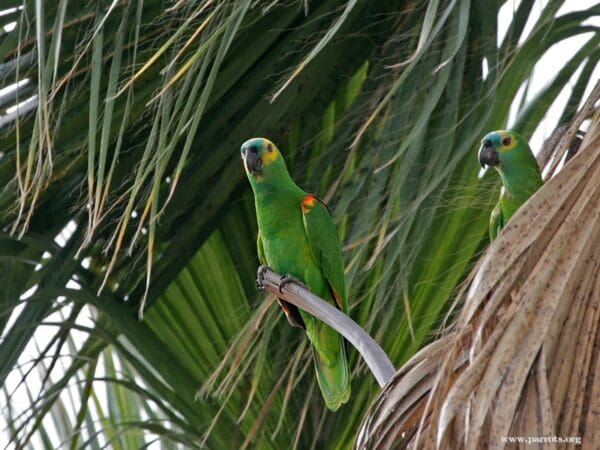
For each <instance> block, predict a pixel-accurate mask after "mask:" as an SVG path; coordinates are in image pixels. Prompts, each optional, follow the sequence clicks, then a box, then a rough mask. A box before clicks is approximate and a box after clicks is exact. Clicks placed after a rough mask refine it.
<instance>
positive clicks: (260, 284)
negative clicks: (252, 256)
mask: <svg viewBox="0 0 600 450" xmlns="http://www.w3.org/2000/svg"><path fill="white" fill-rule="evenodd" d="M266 271H267V266H265V265H262V264H261V265H260V266H258V270H257V271H256V289H258V290H259V292H264V291H265V285H264V281H265V272H266Z"/></svg>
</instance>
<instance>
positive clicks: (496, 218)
mask: <svg viewBox="0 0 600 450" xmlns="http://www.w3.org/2000/svg"><path fill="white" fill-rule="evenodd" d="M502 228H504V215H503V214H502V208H501V207H500V204H499V203H498V204H497V205H496V206H495V207H494V209H493V210H492V214H491V216H490V240H491V241H493V240H494V239H496V236H498V234H500V230H502Z"/></svg>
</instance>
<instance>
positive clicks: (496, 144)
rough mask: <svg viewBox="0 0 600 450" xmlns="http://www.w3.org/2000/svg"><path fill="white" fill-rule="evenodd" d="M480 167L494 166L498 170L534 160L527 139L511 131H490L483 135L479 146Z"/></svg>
mask: <svg viewBox="0 0 600 450" xmlns="http://www.w3.org/2000/svg"><path fill="white" fill-rule="evenodd" d="M478 156H479V163H480V164H481V167H483V168H485V166H486V165H487V166H490V167H494V168H495V169H496V170H498V171H499V172H502V171H503V170H504V169H509V168H510V167H511V166H515V165H519V164H521V163H523V162H525V161H527V162H530V161H531V160H533V161H535V157H534V156H533V153H532V151H531V149H530V148H529V144H527V141H526V140H525V139H524V138H523V137H522V136H521V135H520V134H518V133H515V132H513V131H505V130H498V131H492V132H491V133H488V134H486V135H485V136H484V138H483V139H482V140H481V147H480V148H479V155H478Z"/></svg>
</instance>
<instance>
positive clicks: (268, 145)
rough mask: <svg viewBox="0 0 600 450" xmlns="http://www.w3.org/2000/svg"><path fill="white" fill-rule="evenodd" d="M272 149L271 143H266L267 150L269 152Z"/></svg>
mask: <svg viewBox="0 0 600 450" xmlns="http://www.w3.org/2000/svg"><path fill="white" fill-rule="evenodd" d="M272 151H273V146H272V145H271V144H267V152H269V153H271V152H272Z"/></svg>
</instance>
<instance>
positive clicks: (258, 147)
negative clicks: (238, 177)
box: [240, 138, 289, 183]
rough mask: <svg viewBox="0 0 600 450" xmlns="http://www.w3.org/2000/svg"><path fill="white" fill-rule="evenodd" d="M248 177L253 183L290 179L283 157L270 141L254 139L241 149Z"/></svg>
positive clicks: (244, 144) (245, 143)
mask: <svg viewBox="0 0 600 450" xmlns="http://www.w3.org/2000/svg"><path fill="white" fill-rule="evenodd" d="M240 151H241V153H242V161H243V162H244V169H245V170H246V175H248V179H249V180H250V182H251V183H254V182H262V181H265V180H275V179H277V178H281V177H289V174H288V171H287V168H286V167H285V162H284V160H283V156H281V153H280V152H279V149H278V148H277V146H276V145H275V144H273V143H272V142H271V141H270V140H268V139H265V138H252V139H249V140H247V141H246V142H244V143H243V144H242V148H241V149H240Z"/></svg>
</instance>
